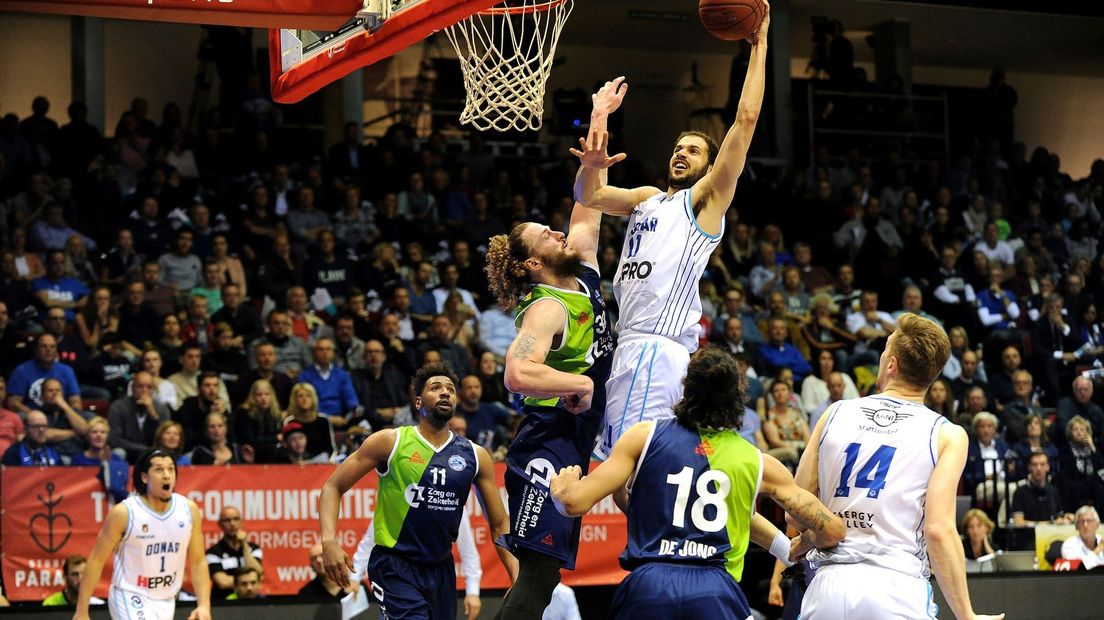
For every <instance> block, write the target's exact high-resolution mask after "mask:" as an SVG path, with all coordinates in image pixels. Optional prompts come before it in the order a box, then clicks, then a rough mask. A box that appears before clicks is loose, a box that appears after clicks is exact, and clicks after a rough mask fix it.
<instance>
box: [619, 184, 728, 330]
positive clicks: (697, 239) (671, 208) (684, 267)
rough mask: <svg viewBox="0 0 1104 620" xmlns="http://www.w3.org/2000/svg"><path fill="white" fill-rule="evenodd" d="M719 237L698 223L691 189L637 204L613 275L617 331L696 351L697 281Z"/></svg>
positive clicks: (722, 224)
mask: <svg viewBox="0 0 1104 620" xmlns="http://www.w3.org/2000/svg"><path fill="white" fill-rule="evenodd" d="M721 234H724V221H723V220H722V222H721ZM720 239H721V235H720V234H718V235H707V234H706V233H705V232H703V231H702V229H701V228H700V227H699V226H698V222H697V219H696V218H695V217H694V211H693V208H692V205H691V204H690V190H689V189H684V190H681V191H678V192H675V194H673V195H672V196H670V197H668V196H667V194H666V193H659V194H656V195H654V196H652V197H651V198H649V199H647V200H645V201H644V202H642V203H640V204H638V205H636V208H634V209H633V212H632V215H630V216H629V222H628V227H627V228H626V230H625V244H624V247H622V248H621V261H620V262H619V263H618V265H617V273H616V274H614V280H613V294H614V295H615V296H616V298H617V304H618V307H619V310H620V318H619V319H618V321H617V332H618V335H619V336H624V335H628V334H637V335H657V336H664V337H667V338H671V339H672V340H677V341H678V342H680V343H681V344H682V345H683V346H685V347H686V348H687V349H688V350H690V351H691V352H693V351H695V350H697V348H698V335H699V333H700V332H701V326H699V325H698V321H699V320H700V319H701V314H702V306H701V297H700V296H699V295H698V280H700V279H701V276H702V272H704V271H705V266H706V264H708V262H709V255H710V254H711V253H712V252H713V249H714V248H715V247H716V246H717V243H719V242H720Z"/></svg>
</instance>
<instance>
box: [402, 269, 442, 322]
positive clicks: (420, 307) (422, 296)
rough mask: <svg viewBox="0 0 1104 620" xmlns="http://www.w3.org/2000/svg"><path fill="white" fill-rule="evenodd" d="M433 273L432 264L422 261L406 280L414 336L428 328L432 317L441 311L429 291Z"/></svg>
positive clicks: (431, 292)
mask: <svg viewBox="0 0 1104 620" xmlns="http://www.w3.org/2000/svg"><path fill="white" fill-rule="evenodd" d="M434 271H435V270H434V269H433V263H431V262H429V261H425V260H423V261H421V262H419V263H418V264H417V268H416V269H415V271H414V275H413V277H411V278H409V279H407V280H406V281H407V286H406V288H407V291H408V292H409V301H410V306H409V311H410V319H411V327H412V328H413V332H414V334H420V333H421V332H423V331H424V330H425V329H426V328H428V327H429V324H430V323H431V322H432V321H433V316H434V315H435V314H437V313H438V312H440V311H441V309H440V308H438V307H437V298H436V297H435V296H434V295H433V291H432V290H431V284H432V281H433V279H434ZM411 338H413V335H412V336H411Z"/></svg>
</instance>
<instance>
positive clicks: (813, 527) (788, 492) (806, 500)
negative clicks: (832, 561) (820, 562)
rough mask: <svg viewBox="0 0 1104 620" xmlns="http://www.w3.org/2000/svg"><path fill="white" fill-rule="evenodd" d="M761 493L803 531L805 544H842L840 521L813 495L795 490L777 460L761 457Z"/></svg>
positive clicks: (767, 456) (820, 545)
mask: <svg viewBox="0 0 1104 620" xmlns="http://www.w3.org/2000/svg"><path fill="white" fill-rule="evenodd" d="M761 489H762V491H763V492H764V493H766V494H768V495H770V496H771V498H772V499H773V500H774V501H775V502H777V503H778V505H779V506H782V508H784V509H785V510H786V512H787V513H788V514H789V515H791V516H792V517H793V518H794V519H795V520H796V521H797V522H798V523H800V524H801V526H802V527H804V528H807V529H806V534H805V536H806V540H807V542H810V543H812V544H813V545H814V546H816V547H819V548H822V549H823V548H827V547H832V546H834V545H836V544H837V543H839V541H841V540H843V536H844V534H845V533H846V529H845V528H844V525H843V520H842V519H840V518H839V517H838V516H836V515H834V514H832V512H831V511H830V510H828V507H827V506H825V505H824V504H823V503H821V501H820V500H819V499H817V498H816V496H815V495H813V494H812V493H810V492H808V491H806V490H805V489H803V488H801V487H799V486H797V483H795V482H794V479H793V476H791V475H790V471H789V470H788V469H786V467H785V466H784V465H782V463H779V462H778V459H776V458H774V457H772V456H770V455H767V454H764V455H763V482H762V485H761Z"/></svg>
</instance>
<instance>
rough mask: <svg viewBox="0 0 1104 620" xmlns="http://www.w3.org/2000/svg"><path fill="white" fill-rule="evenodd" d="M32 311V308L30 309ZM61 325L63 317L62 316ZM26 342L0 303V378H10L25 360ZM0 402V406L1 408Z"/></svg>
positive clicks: (0, 286)
mask: <svg viewBox="0 0 1104 620" xmlns="http://www.w3.org/2000/svg"><path fill="white" fill-rule="evenodd" d="M5 286H7V285H6V284H5V283H4V282H0V296H2V295H3V292H4V287H5ZM32 311H33V308H32ZM61 320H62V323H63V324H64V322H65V315H64V313H63V314H62V317H61ZM26 353H27V341H26V338H25V336H24V335H23V334H22V333H21V332H20V330H19V328H18V327H17V326H16V325H15V324H14V323H13V322H12V316H11V314H9V311H8V304H7V303H5V302H3V301H0V378H7V377H9V376H11V373H12V371H13V370H15V367H16V366H17V365H19V363H20V362H22V361H23V360H24V359H25V358H26ZM3 402H4V401H2V400H0V406H3Z"/></svg>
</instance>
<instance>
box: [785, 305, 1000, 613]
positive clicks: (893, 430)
mask: <svg viewBox="0 0 1104 620" xmlns="http://www.w3.org/2000/svg"><path fill="white" fill-rule="evenodd" d="M950 352H951V344H950V341H949V340H948V339H947V334H946V333H945V332H944V331H943V328H941V327H939V326H938V325H936V324H935V323H933V322H932V321H929V320H928V319H924V318H921V317H919V316H916V315H915V314H903V315H901V317H900V318H898V319H897V329H896V330H895V331H894V332H893V333H892V334H890V336H889V339H888V341H887V342H886V347H885V351H884V352H883V353H882V356H881V359H880V360H879V363H878V383H877V385H878V390H879V392H880V393H879V394H877V395H876V396H867V397H865V398H858V399H854V400H846V401H840V402H838V403H836V404H835V405H833V406H832V408H830V409H829V410H828V411H827V412H826V413H825V414H824V415H823V416H821V418H820V421H818V422H817V425H816V428H814V429H813V433H812V436H811V437H810V438H809V445H810V446H819V448H818V449H816V450H806V451H805V453H804V454H803V455H802V457H801V464H800V466H799V467H798V471H797V482H798V484H800V485H801V486H802V487H804V488H806V489H808V490H810V491H812V492H813V493H819V495H820V499H821V501H823V502H824V503H825V504H826V505H827V506H828V507H829V508H830V509H831V510H832V511H833V512H834V513H835V514H837V515H842V516H843V517H844V520H845V522H846V524H847V538H846V539H845V540H844V541H843V542H841V543H840V544H839V545H838V546H837V547H836V548H834V549H828V550H812V551H811V552H810V553H809V554H808V559H809V562H810V564H812V565H813V567H814V568H816V569H817V572H816V576H815V577H813V580H812V582H811V583H810V584H809V587H808V590H806V592H805V598H804V600H803V601H802V605H801V617H802V618H807V619H812V620H818V619H821V618H824V619H833V620H834V619H836V618H855V619H858V620H862V619H865V618H871V619H875V618H876V619H878V620H882V619H884V618H901V619H905V618H908V619H914V618H934V617H935V613H936V610H935V605H934V603H933V602H932V591H931V585H930V582H929V579H930V577H931V573H932V572H934V573H935V577H936V579H937V580H938V581H939V587H940V589H941V590H942V591H943V595H944V596H945V597H946V599H947V603H948V604H949V605H950V606H951V611H953V612H954V615H955V618H959V619H964V618H968V619H971V620H972V619H974V618H981V619H987V618H995V619H997V620H999V619H1000V618H1003V617H1004V615H1003V614H1001V615H999V616H980V615H976V614H975V613H974V611H973V608H972V607H971V606H970V593H969V591H968V590H967V588H966V568H965V560H964V559H963V558H964V557H965V555H964V554H963V551H962V541H961V540H960V539H959V537H958V530H957V529H956V524H955V494H956V492H957V487H958V479H959V477H960V476H961V475H962V469H963V467H964V465H965V463H966V447H967V439H966V432H965V431H963V429H962V428H961V427H959V426H956V425H954V424H952V423H950V422H949V421H948V420H947V419H946V418H944V417H943V416H941V415H939V414H938V413H935V412H934V411H932V410H930V409H928V408H927V407H925V406H924V395H925V394H926V393H927V391H928V386H930V385H931V384H932V382H933V381H935V379H936V377H938V376H939V373H940V371H941V370H942V368H943V365H944V364H945V363H946V362H947V357H948V356H949V355H950Z"/></svg>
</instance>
